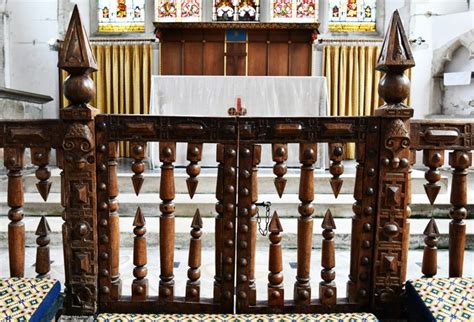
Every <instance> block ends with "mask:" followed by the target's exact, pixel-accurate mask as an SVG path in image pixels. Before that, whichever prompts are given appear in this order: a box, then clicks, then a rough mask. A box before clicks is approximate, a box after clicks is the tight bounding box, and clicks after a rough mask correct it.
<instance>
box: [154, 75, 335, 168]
mask: <svg viewBox="0 0 474 322" xmlns="http://www.w3.org/2000/svg"><path fill="white" fill-rule="evenodd" d="M237 97H240V98H241V101H242V107H245V108H246V109H247V115H246V116H247V117H249V116H291V117H297V116H326V115H327V114H326V113H327V110H328V100H327V90H326V78H324V77H268V76H255V77H253V76H153V77H152V80H151V99H150V100H151V103H150V114H151V115H182V116H227V115H228V114H227V110H228V108H229V107H235V103H236V99H237ZM156 145H157V144H156V143H152V144H150V159H151V163H152V164H153V165H154V166H159V158H158V148H157V147H156ZM326 146H327V145H326V144H320V148H319V157H318V159H319V161H318V163H317V164H316V166H317V167H326V164H327V160H326V159H327V154H326V150H327V149H326ZM288 152H289V157H288V162H287V165H288V166H299V165H300V163H299V161H298V146H297V145H296V144H291V145H290V146H289V151H288ZM215 153H216V152H215V146H214V145H211V144H204V148H203V160H202V162H200V164H201V166H216V155H215ZM188 163H189V162H188V161H187V160H186V146H185V145H184V144H178V147H177V155H176V163H175V165H176V166H185V165H187V164H188ZM260 165H262V166H272V165H273V161H272V159H271V152H270V146H269V145H264V146H263V151H262V162H261V163H260Z"/></svg>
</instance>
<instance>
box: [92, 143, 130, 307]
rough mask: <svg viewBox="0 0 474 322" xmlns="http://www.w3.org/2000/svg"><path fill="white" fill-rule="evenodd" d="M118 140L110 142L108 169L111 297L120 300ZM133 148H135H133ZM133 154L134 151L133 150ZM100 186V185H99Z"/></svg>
mask: <svg viewBox="0 0 474 322" xmlns="http://www.w3.org/2000/svg"><path fill="white" fill-rule="evenodd" d="M118 146H119V145H118V142H109V151H108V152H109V153H108V159H109V160H108V169H109V176H108V179H109V189H108V191H109V240H110V251H109V252H110V259H109V260H110V284H111V285H110V298H111V299H113V300H118V299H119V298H120V296H121V294H122V281H121V280H120V216H119V212H118V210H119V202H118V200H117V196H118V194H119V187H118V178H117V173H118V163H117V158H118V157H119V150H118ZM132 150H133V149H132ZM132 154H133V152H132ZM99 187H100V186H99Z"/></svg>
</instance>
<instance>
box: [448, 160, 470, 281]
mask: <svg viewBox="0 0 474 322" xmlns="http://www.w3.org/2000/svg"><path fill="white" fill-rule="evenodd" d="M471 164H472V153H471V152H466V151H453V152H450V153H449V165H450V166H451V167H453V168H454V170H453V179H452V186H451V204H452V205H453V207H452V208H451V210H450V211H449V216H450V217H451V218H452V220H451V222H450V223H449V277H462V271H463V265H464V247H465V243H466V224H465V223H464V221H463V219H466V217H467V209H466V204H467V168H468V167H469V166H470V165H471Z"/></svg>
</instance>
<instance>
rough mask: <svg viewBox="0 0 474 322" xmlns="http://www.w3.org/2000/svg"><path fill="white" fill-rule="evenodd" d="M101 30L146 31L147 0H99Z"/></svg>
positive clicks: (99, 24)
mask: <svg viewBox="0 0 474 322" xmlns="http://www.w3.org/2000/svg"><path fill="white" fill-rule="evenodd" d="M97 5H98V31H99V32H144V31H145V0H98V2H97Z"/></svg>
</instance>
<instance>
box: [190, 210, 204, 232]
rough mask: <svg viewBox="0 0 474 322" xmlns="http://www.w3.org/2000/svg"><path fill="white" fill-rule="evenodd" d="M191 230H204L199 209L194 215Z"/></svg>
mask: <svg viewBox="0 0 474 322" xmlns="http://www.w3.org/2000/svg"><path fill="white" fill-rule="evenodd" d="M191 228H193V229H201V228H202V218H201V213H200V212H199V209H196V212H195V213H194V217H193V222H192V223H191Z"/></svg>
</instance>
